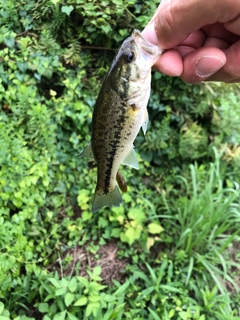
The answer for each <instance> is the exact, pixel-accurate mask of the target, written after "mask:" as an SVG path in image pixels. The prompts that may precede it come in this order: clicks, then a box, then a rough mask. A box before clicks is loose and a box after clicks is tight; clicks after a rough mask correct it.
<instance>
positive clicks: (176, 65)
mask: <svg viewBox="0 0 240 320" xmlns="http://www.w3.org/2000/svg"><path fill="white" fill-rule="evenodd" d="M154 69H155V70H156V71H159V72H162V73H164V74H166V75H168V76H172V77H179V76H180V75H181V74H182V71H183V61H182V58H181V56H180V54H179V52H178V51H176V50H168V51H167V52H165V53H164V54H163V55H162V56H161V57H160V59H159V60H158V61H157V62H156V63H155V65H154Z"/></svg>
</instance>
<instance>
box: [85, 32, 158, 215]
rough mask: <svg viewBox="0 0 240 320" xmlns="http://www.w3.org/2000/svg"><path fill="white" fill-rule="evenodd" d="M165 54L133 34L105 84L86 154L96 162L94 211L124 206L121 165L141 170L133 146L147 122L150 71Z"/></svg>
mask: <svg viewBox="0 0 240 320" xmlns="http://www.w3.org/2000/svg"><path fill="white" fill-rule="evenodd" d="M161 53H162V50H161V49H160V48H158V47H157V46H155V45H153V44H151V43H150V42H148V41H147V40H146V39H144V38H143V36H142V35H141V33H140V32H139V31H138V30H134V31H133V33H132V35H131V37H129V38H127V39H126V40H125V41H124V42H123V44H122V46H121V47H120V49H119V51H118V53H117V55H116V57H115V59H114V61H113V63H112V65H111V67H110V69H109V71H108V74H107V76H106V78H105V80H104V82H103V85H102V88H101V90H100V93H99V96H98V98H97V101H96V104H95V107H94V111H93V118H92V138H91V142H90V144H89V145H88V147H87V148H86V149H85V151H84V152H83V155H84V156H90V157H91V156H93V158H94V160H95V161H96V163H97V186H96V190H95V195H94V200H93V205H92V212H96V211H98V210H99V209H101V208H102V207H104V206H107V205H108V206H119V205H120V204H121V203H122V197H121V194H120V191H119V188H118V186H117V182H116V181H118V183H119V186H120V188H121V189H122V191H126V183H125V181H124V179H123V177H122V175H121V174H120V172H119V167H120V165H121V164H125V165H128V166H130V167H133V168H136V169H137V168H138V162H137V158H136V154H135V151H134V149H133V142H134V140H135V138H136V136H137V134H138V132H139V130H140V128H141V127H142V129H143V132H144V134H145V132H146V129H147V122H148V113H147V103H148V99H149V95H150V86H151V67H152V66H153V65H154V63H155V62H156V61H157V60H158V58H159V57H160V55H161Z"/></svg>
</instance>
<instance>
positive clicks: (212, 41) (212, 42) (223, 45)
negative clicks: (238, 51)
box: [204, 37, 230, 50]
mask: <svg viewBox="0 0 240 320" xmlns="http://www.w3.org/2000/svg"><path fill="white" fill-rule="evenodd" d="M204 47H215V48H218V49H221V50H226V49H228V48H229V47H230V45H229V43H228V42H227V41H225V40H222V39H218V38H214V37H208V38H207V39H206V41H205V43H204Z"/></svg>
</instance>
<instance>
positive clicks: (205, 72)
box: [181, 47, 226, 84]
mask: <svg viewBox="0 0 240 320" xmlns="http://www.w3.org/2000/svg"><path fill="white" fill-rule="evenodd" d="M225 63H226V56H225V54H224V52H223V51H222V50H220V49H217V48H213V47H206V48H205V47H204V48H200V49H197V50H195V51H192V52H190V53H189V54H187V55H186V56H185V57H184V59H183V73H182V75H181V79H182V80H183V81H185V82H189V83H192V84H194V83H199V82H201V81H204V80H206V79H208V78H209V77H211V76H212V75H213V74H215V73H216V72H217V71H218V70H220V69H221V68H223V66H224V65H225Z"/></svg>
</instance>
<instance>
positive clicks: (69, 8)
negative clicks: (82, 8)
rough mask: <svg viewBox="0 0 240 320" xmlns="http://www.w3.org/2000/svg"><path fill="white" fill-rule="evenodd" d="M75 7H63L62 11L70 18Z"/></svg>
mask: <svg viewBox="0 0 240 320" xmlns="http://www.w3.org/2000/svg"><path fill="white" fill-rule="evenodd" d="M73 9H74V7H73V6H72V5H70V6H62V8H61V11H62V12H63V13H66V14H67V15H68V16H69V15H70V13H71V12H72V11H73Z"/></svg>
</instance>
